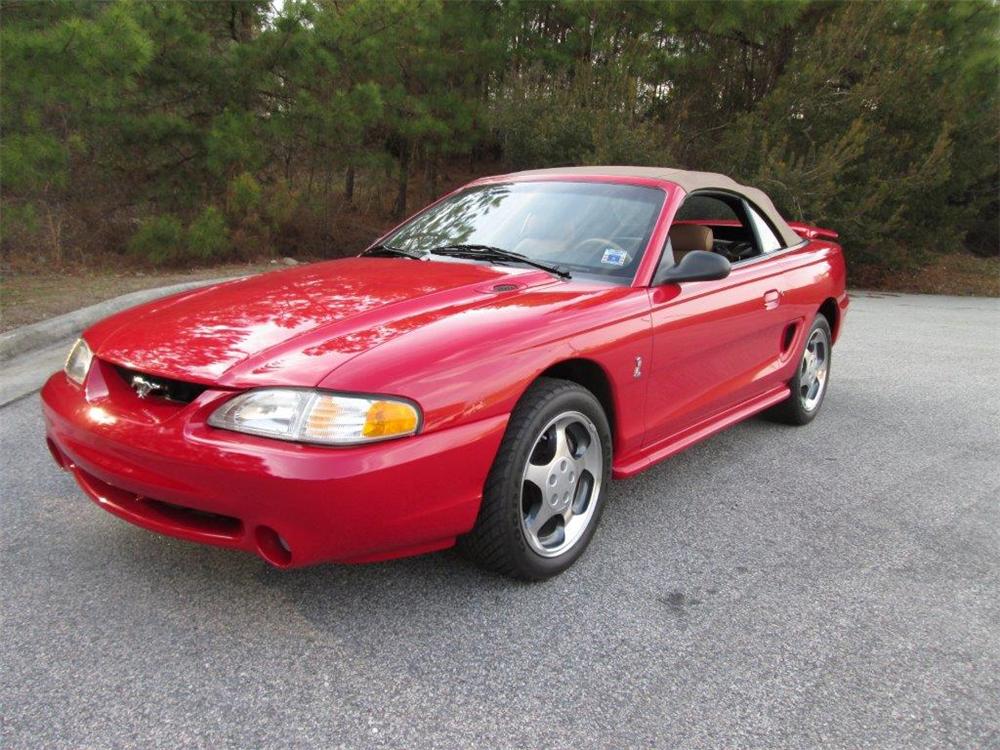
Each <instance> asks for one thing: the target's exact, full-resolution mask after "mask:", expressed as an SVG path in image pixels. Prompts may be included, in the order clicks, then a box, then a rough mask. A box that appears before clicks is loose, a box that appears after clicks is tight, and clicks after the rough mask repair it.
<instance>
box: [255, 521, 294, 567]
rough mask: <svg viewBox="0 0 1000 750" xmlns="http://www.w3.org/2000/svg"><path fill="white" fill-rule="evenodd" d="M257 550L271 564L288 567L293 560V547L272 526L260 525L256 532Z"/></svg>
mask: <svg viewBox="0 0 1000 750" xmlns="http://www.w3.org/2000/svg"><path fill="white" fill-rule="evenodd" d="M254 538H255V539H256V540H257V551H258V552H259V553H260V556H261V557H263V558H264V559H265V560H267V561H268V562H269V563H271V565H275V566H277V567H279V568H286V567H288V566H289V565H290V564H291V562H292V548H291V547H289V546H288V542H286V541H285V539H284V537H282V536H281V534H279V533H278V532H277V531H275V530H274V529H272V528H271V527H270V526H258V527H257V530H256V531H255V532H254Z"/></svg>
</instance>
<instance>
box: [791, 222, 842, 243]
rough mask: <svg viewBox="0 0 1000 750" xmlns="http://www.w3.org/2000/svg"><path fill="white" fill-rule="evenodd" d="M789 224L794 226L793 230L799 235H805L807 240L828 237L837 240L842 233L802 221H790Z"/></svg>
mask: <svg viewBox="0 0 1000 750" xmlns="http://www.w3.org/2000/svg"><path fill="white" fill-rule="evenodd" d="M787 223H788V226H790V227H791V228H792V231H793V232H795V234H797V235H799V237H805V238H806V239H807V240H818V239H827V240H835V239H837V238H838V237H839V236H840V235H839V234H838V233H837V232H835V231H834V230H832V229H824V228H823V227H814V226H813V225H812V224H805V223H803V222H801V221H789V222H787Z"/></svg>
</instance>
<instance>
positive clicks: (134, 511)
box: [73, 466, 243, 541]
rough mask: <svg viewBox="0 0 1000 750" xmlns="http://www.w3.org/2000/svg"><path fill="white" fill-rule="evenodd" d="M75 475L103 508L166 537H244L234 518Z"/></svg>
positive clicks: (80, 473)
mask: <svg viewBox="0 0 1000 750" xmlns="http://www.w3.org/2000/svg"><path fill="white" fill-rule="evenodd" d="M73 473H74V474H75V475H76V478H77V481H78V482H79V483H80V485H81V486H82V487H83V488H84V490H86V491H87V492H88V493H89V494H90V495H91V496H93V497H95V498H96V499H97V500H98V502H99V503H100V504H101V505H104V506H106V507H107V508H108V509H109V510H113V511H114V512H117V513H118V514H119V515H124V516H125V517H126V518H128V519H130V520H132V521H133V522H134V523H138V524H139V525H144V524H145V525H147V526H149V527H151V528H153V529H156V530H160V531H162V532H164V533H170V532H174V533H176V532H180V531H185V532H188V533H191V534H195V535H199V536H202V537H204V538H205V541H212V540H216V541H219V540H223V539H225V540H231V541H236V540H238V539H240V538H241V537H242V536H243V522H242V521H241V520H240V519H238V518H234V517H233V516H224V515H221V514H219V513H210V512H208V511H204V510H198V509H196V508H188V507H185V506H182V505H174V504H173V503H168V502H164V501H163V500H154V499H152V498H148V497H142V496H141V495H136V494H133V493H131V492H129V491H128V490H123V489H121V488H120V487H115V486H114V485H111V484H108V483H107V482H104V481H102V480H100V479H98V478H97V477H95V476H94V475H93V474H90V473H89V472H86V471H84V470H83V469H81V468H80V467H79V466H76V467H74V468H73Z"/></svg>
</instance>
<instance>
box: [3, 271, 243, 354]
mask: <svg viewBox="0 0 1000 750" xmlns="http://www.w3.org/2000/svg"><path fill="white" fill-rule="evenodd" d="M234 278H239V277H238V276H229V277H223V278H220V279H202V280H199V281H186V282H184V283H182V284H171V285H170V286H161V287H156V288H154V289H141V290H139V291H138V292H131V293H129V294H123V295H121V296H120V297H114V298H112V299H108V300H104V301H103V302H98V303H97V304H94V305H89V306H88V307H81V308H80V309H79V310H74V311H73V312H68V313H66V314H65V315H57V316H56V317H54V318H49V319H48V320H42V321H40V322H38V323H32V324H31V325H28V326H22V327H20V328H15V329H14V330H13V331H7V333H4V334H0V362H6V361H7V360H10V359H13V358H14V357H16V356H19V355H21V354H26V353H28V352H31V351H35V350H36V349H44V348H45V347H47V346H51V345H52V344H54V343H56V342H57V341H62V340H64V339H67V338H69V337H71V336H75V335H77V334H79V333H80V331H82V330H83V329H84V328H87V327H88V326H90V325H92V324H93V323H96V322H97V321H98V320H100V319H101V318H106V317H108V316H109V315H111V314H112V313H116V312H118V311H119V310H124V309H126V308H129V307H134V306H135V305H139V304H142V303H143V302H149V301H150V300H154V299H157V298H158V297H165V296H167V295H168V294H173V293H175V292H183V291H186V290H188V289H197V288H198V287H201V286H208V285H209V284H217V283H219V282H220V281H230V280H232V279H234Z"/></svg>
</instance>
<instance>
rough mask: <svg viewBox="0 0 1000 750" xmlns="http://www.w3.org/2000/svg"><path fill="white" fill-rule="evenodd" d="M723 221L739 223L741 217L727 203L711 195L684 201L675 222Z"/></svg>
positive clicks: (690, 197)
mask: <svg viewBox="0 0 1000 750" xmlns="http://www.w3.org/2000/svg"><path fill="white" fill-rule="evenodd" d="M699 219H702V220H713V219H714V220H719V219H721V220H723V221H739V220H740V217H739V216H737V215H736V212H735V211H733V209H732V208H731V207H730V206H729V204H728V203H726V202H725V201H721V200H719V199H718V198H713V197H711V196H709V195H692V196H689V197H688V198H687V200H685V201H684V203H683V204H682V205H681V207H680V208H679V209H677V215H676V216H675V217H674V221H697V220H699Z"/></svg>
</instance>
